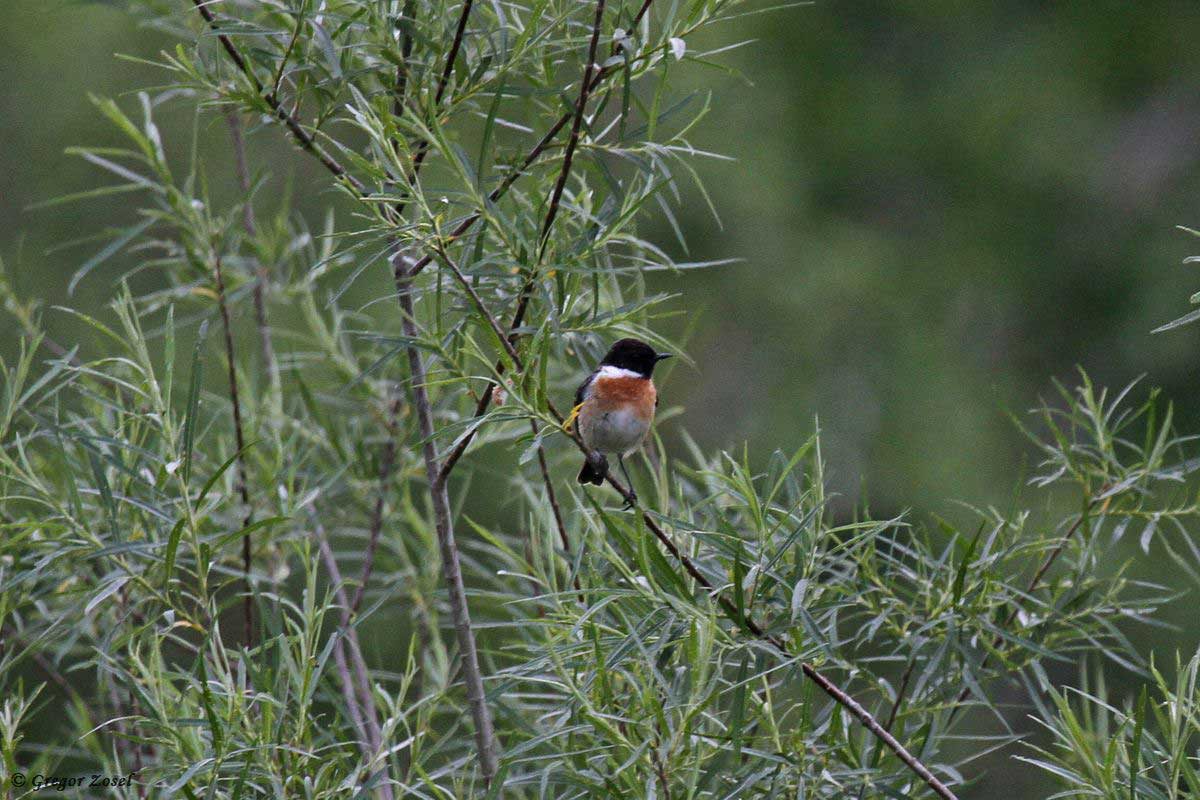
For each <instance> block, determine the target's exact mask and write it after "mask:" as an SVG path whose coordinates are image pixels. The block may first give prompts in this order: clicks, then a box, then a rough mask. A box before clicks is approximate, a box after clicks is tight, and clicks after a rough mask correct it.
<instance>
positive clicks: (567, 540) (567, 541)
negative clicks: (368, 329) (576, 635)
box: [438, 244, 580, 589]
mask: <svg viewBox="0 0 1200 800" xmlns="http://www.w3.org/2000/svg"><path fill="white" fill-rule="evenodd" d="M438 257H439V258H440V259H441V260H442V263H443V264H444V265H445V266H446V268H447V269H448V270H450V273H451V274H452V275H453V276H454V277H455V279H456V280H457V281H458V282H459V284H461V285H462V287H463V291H465V292H466V293H467V296H468V297H470V298H471V302H472V303H474V304H475V309H476V310H477V311H478V312H479V315H480V316H482V317H483V318H484V319H485V320H486V321H487V323H488V327H490V328H491V329H492V333H494V334H495V335H496V339H497V340H498V341H499V342H500V344H501V346H502V347H504V350H505V352H507V353H508V357H509V358H511V359H512V362H513V365H514V366H516V368H517V369H518V370H520V371H521V372H524V371H525V366H524V365H523V364H522V363H521V355H520V354H519V353H518V352H517V348H516V347H515V346H514V345H513V343H512V341H510V335H509V334H506V333H505V332H504V330H503V329H502V328H501V327H500V323H499V322H498V321H497V320H496V317H495V315H493V314H492V312H491V311H489V310H488V307H487V305H486V304H485V303H484V302H483V298H482V297H480V296H479V293H478V292H476V291H475V287H474V286H472V285H471V282H470V281H469V280H467V276H466V275H464V274H463V272H462V270H461V269H459V267H458V265H457V264H455V263H454V260H453V259H451V258H450V256H449V254H448V253H446V251H445V249H444V248H442V247H441V245H440V244H439V245H438ZM529 427H530V429H531V430H532V431H533V435H534V436H537V433H538V427H537V421H536V420H533V419H530V420H529ZM537 454H538V466H539V467H540V468H541V471H542V483H543V484H545V486H546V497H547V499H548V500H549V501H550V509H551V511H553V513H554V525H555V527H557V528H558V538H559V539H560V540H561V542H562V546H563V552H565V553H566V554H567V558H568V560H569V559H570V556H571V537H570V536H568V535H567V525H566V522H564V521H563V515H562V509H561V508H560V507H559V505H558V497H557V496H556V494H555V492H554V483H553V482H552V481H551V480H550V468H549V467H548V466H547V463H546V447H545V446H544V445H542V444H541V443H539V444H538V447H537ZM575 588H576V589H579V588H580V585H579V578H578V576H576V578H575Z"/></svg>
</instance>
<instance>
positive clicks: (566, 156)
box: [538, 0, 604, 256]
mask: <svg viewBox="0 0 1200 800" xmlns="http://www.w3.org/2000/svg"><path fill="white" fill-rule="evenodd" d="M603 24H604V0H596V18H595V19H594V20H593V21H592V40H591V42H590V43H589V44H588V54H587V64H585V65H584V68H583V80H582V81H580V82H579V99H578V100H576V101H575V116H574V118H573V119H572V121H571V135H570V136H569V137H568V138H567V147H566V149H565V150H564V151H563V162H562V169H560V170H559V172H558V180H557V181H555V183H554V191H553V192H552V193H551V195H550V206H549V208H548V210H547V211H546V221H545V222H544V223H542V234H541V237H540V239H541V240H540V241H539V242H538V248H539V249H538V254H539V256H540V255H541V254H542V253H544V252H545V250H546V241H547V240H548V239H549V238H550V229H551V228H552V227H553V226H554V218H555V217H557V216H558V204H559V203H560V202H561V201H562V195H563V190H564V189H565V188H566V185H567V179H568V178H569V177H570V176H571V162H572V161H573V160H574V158H575V148H576V147H577V146H578V145H579V131H580V128H582V127H583V114H584V111H585V110H586V109H587V102H588V96H589V94H591V91H592V75H593V73H594V72H595V69H596V45H597V43H598V42H599V41H600V28H601V27H602V26H603Z"/></svg>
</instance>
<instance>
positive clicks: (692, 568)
mask: <svg viewBox="0 0 1200 800" xmlns="http://www.w3.org/2000/svg"><path fill="white" fill-rule="evenodd" d="M572 439H573V440H574V441H575V443H576V444H577V445H578V446H579V447H580V449H581V450H583V452H584V453H585V454H586V448H584V446H583V442H581V441H579V439H578V436H573V437H572ZM606 480H607V481H608V484H609V485H610V486H612V487H613V488H614V489H616V490H617V493H618V494H620V495H621V497H622V498H624V499H625V502H627V503H629V504H631V505H636V499H637V498H636V497H635V496H634V495H633V493H632V492H631V491H630V490H629V489H627V488H626V487H625V486H624V485H622V484H621V482H620V481H618V480H617V479H616V478H615V477H613V476H612V475H611V474H610V475H608V477H607V479H606ZM641 513H642V520H643V522H645V524H646V527H647V528H648V529H649V530H650V532H651V533H653V534H654V536H655V538H657V539H658V540H659V541H660V542H661V543H662V544H663V546H664V547H666V548H667V550H668V552H670V554H671V556H672V557H673V558H674V559H675V560H676V561H678V562H679V563H680V564H681V565H682V566H683V568H684V570H685V571H686V572H687V573H688V575H691V576H692V578H693V579H694V580H695V581H696V582H697V583H698V584H700V585H701V586H702V587H704V589H705V590H706V591H707V592H708V593H709V595H710V596H712V597H715V598H716V600H717V603H718V604H719V605H720V606H721V608H722V609H724V611H725V613H726V614H727V615H729V617H730V618H731V619H733V620H735V621H739V622H740V623H741V624H742V625H744V626H745V628H746V629H747V630H748V631H750V632H751V633H752V634H754V636H755V637H756V638H758V639H760V640H762V641H764V642H767V643H768V644H770V645H771V646H772V647H774V648H775V649H776V650H778V651H779V653H780V655H782V656H784V657H785V658H788V659H795V658H796V657H795V656H793V655H792V654H791V652H790V651H789V650H788V648H787V645H786V644H785V643H784V642H783V641H782V640H780V639H779V638H778V637H776V636H774V635H772V634H769V633H767V632H766V631H764V630H763V629H762V627H761V626H759V624H758V623H757V622H755V621H754V619H753V618H752V617H750V616H748V615H745V614H739V613H738V610H737V607H736V606H735V605H734V602H733V601H732V600H730V599H729V598H728V597H726V596H725V595H723V594H721V593H720V592H719V591H718V590H717V589H716V588H715V587H714V586H713V584H712V582H711V581H709V580H708V578H706V577H704V574H703V573H702V572H700V570H699V569H698V568H697V567H696V565H695V563H694V562H693V561H692V560H691V559H690V558H688V557H687V556H686V555H684V554H683V553H682V552H681V551H680V550H679V548H678V547H677V546H676V545H675V543H674V542H673V541H671V538H670V537H669V536H667V534H666V532H665V531H664V530H663V529H662V528H661V527H660V526H659V525H658V523H657V522H655V520H654V518H653V517H651V516H650V514H649V513H647V512H644V511H643V512H641ZM799 663H800V670H801V671H802V672H803V673H804V675H805V677H807V678H808V679H809V680H811V681H812V682H813V683H815V684H816V685H817V686H818V687H819V688H820V689H821V691H823V692H825V694H827V695H829V697H831V698H832V699H833V700H834V702H836V703H837V704H838V705H840V706H841V707H842V708H844V709H846V710H847V711H849V712H850V713H851V714H853V715H854V716H855V717H856V718H857V719H858V721H859V722H861V723H862V724H863V726H864V727H866V729H867V730H869V731H870V732H871V733H873V734H874V735H875V736H876V738H878V739H879V740H880V741H882V742H883V743H884V745H886V746H887V748H888V749H889V750H891V751H892V752H893V753H895V755H896V757H897V758H899V759H900V760H901V761H902V762H903V763H904V764H905V766H907V767H908V768H909V769H910V770H912V771H913V773H915V774H916V775H917V776H918V777H919V778H920V779H921V780H922V781H924V782H925V784H926V785H927V786H928V787H929V788H930V789H932V790H933V791H934V793H935V794H937V795H938V797H941V798H943V800H956V798H955V795H954V793H953V792H952V791H950V789H949V787H947V786H946V785H945V784H944V783H942V782H941V781H940V780H939V779H938V778H937V776H936V775H934V774H933V773H932V772H930V770H929V768H928V767H926V766H925V765H924V764H923V763H922V762H921V761H920V760H919V759H918V758H917V757H916V756H914V755H913V754H912V753H910V752H908V750H907V749H906V748H905V747H904V745H902V744H900V742H899V741H898V740H897V739H896V737H894V736H892V734H891V733H890V732H889V731H888V730H887V729H886V728H884V727H883V726H882V725H880V724H879V722H878V721H877V720H876V719H875V717H874V716H872V715H871V712H869V711H867V710H866V709H865V708H863V707H862V705H860V704H859V702H858V701H857V700H855V699H854V697H853V696H851V695H850V694H849V693H847V692H846V691H844V690H843V689H841V688H840V687H839V686H838V685H837V684H835V683H834V682H833V681H831V680H830V679H829V678H827V677H826V676H825V675H824V674H822V673H821V672H820V671H819V670H817V668H816V667H814V666H813V665H812V664H809V663H808V662H807V661H800V662H799Z"/></svg>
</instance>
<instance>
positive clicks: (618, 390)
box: [572, 339, 672, 507]
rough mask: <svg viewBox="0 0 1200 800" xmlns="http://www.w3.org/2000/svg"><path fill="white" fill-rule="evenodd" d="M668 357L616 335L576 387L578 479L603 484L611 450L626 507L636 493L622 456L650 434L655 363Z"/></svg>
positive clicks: (655, 404)
mask: <svg viewBox="0 0 1200 800" xmlns="http://www.w3.org/2000/svg"><path fill="white" fill-rule="evenodd" d="M671 355H672V354H671V353H658V352H655V350H654V348H653V347H651V346H650V345H648V344H646V343H645V342H643V341H641V340H638V339H621V340H620V341H618V342H615V343H614V344H613V346H612V347H610V348H609V349H608V353H607V354H606V355H605V356H604V358H603V360H601V362H600V365H599V366H597V367H596V369H595V370H593V371H592V373H591V374H590V375H588V376H587V378H585V379H584V381H583V383H581V384H580V385H579V388H578V389H576V390H575V406H574V408H573V409H572V416H573V417H574V418H575V425H576V429H577V430H578V431H579V437H580V439H581V440H582V441H583V445H584V447H585V448H586V449H587V455H586V456H585V458H584V462H583V469H581V470H580V471H579V482H580V483H583V484H587V483H591V484H595V485H596V486H600V485H602V484H603V483H604V479H605V477H607V476H608V457H607V454H610V453H611V454H615V455H616V457H617V463H618V464H620V466H621V473H622V474H623V475H624V476H625V482H626V483H627V484H628V485H629V498H628V501H627V505H628V506H630V507H632V506H633V505H634V504H635V503H636V502H637V494H636V493H635V492H634V491H633V482H632V481H631V480H629V472H628V470H626V468H625V456H627V455H629V454H630V453H632V452H633V451H634V450H636V449H637V448H638V446H640V445H641V443H642V440H643V439H645V438H646V434H647V433H649V432H650V423H651V422H653V421H654V410H655V409H656V408H657V407H658V390H657V389H655V388H654V380H653V379H652V378H651V376H652V375H653V374H654V367H655V365H656V364H658V362H660V361H662V360H663V359H667V358H670V357H671Z"/></svg>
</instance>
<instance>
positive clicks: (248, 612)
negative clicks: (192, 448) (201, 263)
mask: <svg viewBox="0 0 1200 800" xmlns="http://www.w3.org/2000/svg"><path fill="white" fill-rule="evenodd" d="M213 276H214V279H215V281H216V284H217V306H218V307H219V308H220V310H221V328H222V330H223V332H224V334H225V362H226V364H227V365H228V367H229V400H230V402H231V403H232V404H233V434H234V438H235V445H236V447H237V486H236V489H237V492H238V495H239V496H240V497H241V500H242V505H243V506H244V507H245V509H246V518H245V520H244V521H243V523H242V527H243V528H244V527H248V526H249V525H250V522H251V520H252V519H253V518H254V508H253V507H252V506H251V505H250V490H249V485H248V483H247V478H246V435H245V432H244V428H243V426H242V402H241V398H240V396H239V394H238V378H237V363H236V362H235V360H234V351H233V326H232V325H231V324H230V321H229V304H228V303H227V302H226V299H225V277H224V273H223V270H222V268H221V256H220V255H219V254H218V255H217V256H216V257H215V258H214V259H213ZM250 566H251V563H250V534H249V533H244V534H242V579H243V581H244V582H245V585H246V594H245V596H244V597H243V599H242V622H243V625H244V626H245V628H244V634H245V641H246V647H247V648H252V647H253V646H254V597H253V591H252V587H251V585H250Z"/></svg>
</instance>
